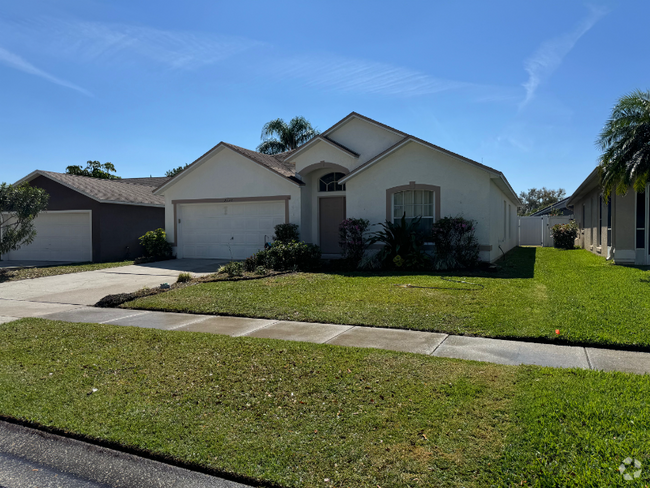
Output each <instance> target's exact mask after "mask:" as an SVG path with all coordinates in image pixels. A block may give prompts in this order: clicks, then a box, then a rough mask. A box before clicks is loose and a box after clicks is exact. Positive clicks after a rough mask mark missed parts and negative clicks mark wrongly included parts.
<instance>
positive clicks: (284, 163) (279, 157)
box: [154, 141, 304, 195]
mask: <svg viewBox="0 0 650 488" xmlns="http://www.w3.org/2000/svg"><path fill="white" fill-rule="evenodd" d="M224 149H227V150H230V151H233V152H235V153H237V154H239V155H240V156H243V157H245V158H246V159H248V160H250V161H252V162H254V163H256V164H259V165H260V166H262V167H263V168H265V169H267V170H269V171H271V172H272V173H274V174H276V175H277V176H280V177H283V178H285V179H287V180H289V181H290V182H291V183H293V184H295V185H304V183H303V182H302V181H300V180H299V179H298V178H297V177H296V171H295V165H293V164H292V163H290V162H288V158H289V157H290V155H291V154H292V153H293V151H287V152H284V153H280V154H274V155H270V154H262V153H259V152H257V151H251V150H250V149H245V148H243V147H239V146H235V145H234V144H229V143H227V142H223V141H222V142H220V143H219V144H217V145H216V146H214V147H213V148H212V149H210V150H209V151H208V152H206V153H205V154H203V155H202V156H200V157H199V158H197V159H196V160H194V161H193V162H192V163H191V164H190V165H189V166H188V167H187V168H185V169H184V170H183V171H181V172H180V173H178V174H177V175H176V176H174V177H173V178H172V179H170V180H169V181H167V182H166V183H164V184H163V185H161V186H159V187H158V188H156V190H154V193H155V194H156V195H162V194H163V190H164V189H166V188H169V187H170V186H172V185H174V184H175V183H177V182H178V181H180V180H181V179H183V178H185V177H186V176H187V175H188V174H190V173H191V172H192V171H193V170H194V169H196V168H197V167H199V166H200V165H202V164H203V163H205V162H206V161H208V160H209V159H210V158H211V157H213V156H216V155H217V154H218V153H219V152H220V151H222V150H224Z"/></svg>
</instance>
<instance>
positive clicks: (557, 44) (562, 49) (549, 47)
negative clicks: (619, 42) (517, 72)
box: [520, 7, 607, 107]
mask: <svg viewBox="0 0 650 488" xmlns="http://www.w3.org/2000/svg"><path fill="white" fill-rule="evenodd" d="M606 13H607V10H605V9H604V8H596V7H591V8H590V12H589V15H588V16H587V17H586V18H585V19H584V20H582V22H580V23H579V24H578V26H577V27H576V28H575V29H574V30H573V31H572V32H569V33H568V34H564V35H562V36H559V37H555V38H553V39H549V40H547V41H545V42H543V43H542V45H541V46H540V47H539V48H538V49H537V51H535V53H534V54H533V55H532V56H531V57H530V58H528V59H527V60H526V61H525V63H524V68H525V69H526V71H527V72H528V80H527V81H526V83H524V85H523V86H524V88H525V89H526V97H525V98H524V100H523V102H521V105H520V107H524V106H525V105H526V104H528V102H530V100H531V99H532V98H533V97H534V96H535V92H536V91H537V88H538V87H539V85H540V84H541V83H542V82H543V81H544V80H546V79H548V77H549V76H551V74H553V72H554V71H555V70H556V69H557V68H558V67H559V66H560V64H562V60H563V59H564V57H565V56H566V55H567V54H568V53H569V51H571V49H573V47H574V46H575V45H576V43H577V42H578V40H579V39H580V38H581V37H582V36H583V35H585V34H586V33H587V32H588V31H589V29H591V28H592V27H593V26H594V25H595V24H596V22H598V21H599V20H600V18H601V17H603V15H605V14H606Z"/></svg>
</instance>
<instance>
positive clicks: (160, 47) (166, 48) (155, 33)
mask: <svg viewBox="0 0 650 488" xmlns="http://www.w3.org/2000/svg"><path fill="white" fill-rule="evenodd" d="M11 27H12V28H13V29H12V30H13V32H14V34H16V35H20V36H22V37H23V39H24V40H25V42H27V43H28V44H30V43H33V45H35V46H38V48H39V49H42V50H45V51H47V52H48V53H49V54H51V55H53V56H62V57H65V58H68V59H74V60H76V61H81V62H84V63H88V62H95V61H96V62H104V63H107V64H111V65H115V64H123V63H127V64H128V63H141V62H143V61H149V62H153V63H154V64H158V65H161V66H163V67H165V68H169V69H176V70H186V69H195V68H200V67H201V66H206V65H210V64H213V63H216V62H218V61H221V60H223V59H226V58H228V57H231V56H233V55H236V54H238V53H240V52H243V51H245V50H247V49H250V48H252V47H254V46H257V45H260V44H261V43H259V42H257V41H253V40H250V39H245V38H239V37H226V36H217V35H212V34H207V33H197V32H185V31H172V30H163V29H155V28H152V27H147V26H140V25H129V24H110V23H103V22H89V21H79V20H61V19H40V20H34V21H30V22H26V23H21V24H14V25H13V26H11Z"/></svg>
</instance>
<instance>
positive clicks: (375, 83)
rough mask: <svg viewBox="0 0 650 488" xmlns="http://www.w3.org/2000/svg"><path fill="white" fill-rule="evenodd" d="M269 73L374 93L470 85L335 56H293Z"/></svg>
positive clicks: (413, 93)
mask: <svg viewBox="0 0 650 488" xmlns="http://www.w3.org/2000/svg"><path fill="white" fill-rule="evenodd" d="M272 72H273V73H274V75H275V76H276V77H279V78H282V79H286V78H293V79H300V80H303V81H305V82H306V84H307V85H308V86H313V87H317V88H323V89H330V90H336V91H343V92H355V93H372V94H378V95H398V96H417V95H427V94H432V93H439V92H443V91H447V90H455V89H459V88H464V87H470V86H473V85H472V84H470V83H465V82H460V81H453V80H446V79H443V78H436V77H434V76H430V75H427V74H425V73H422V72H420V71H415V70H411V69H408V68H403V67H400V66H394V65H390V64H385V63H378V62H374V61H366V60H359V59H350V58H345V57H337V56H311V57H299V58H294V59H291V60H289V61H287V62H284V63H280V68H279V69H275V70H273V71H272Z"/></svg>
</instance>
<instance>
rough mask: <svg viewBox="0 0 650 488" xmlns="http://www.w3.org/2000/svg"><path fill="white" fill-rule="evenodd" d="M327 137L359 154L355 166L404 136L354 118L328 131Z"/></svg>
mask: <svg viewBox="0 0 650 488" xmlns="http://www.w3.org/2000/svg"><path fill="white" fill-rule="evenodd" d="M327 137H329V138H330V139H332V140H334V141H336V142H338V143H339V144H342V145H343V146H345V147H347V148H348V149H350V150H351V151H354V152H356V153H357V154H359V159H357V160H355V164H356V166H360V165H362V164H363V163H365V162H366V161H368V160H369V159H371V158H374V157H375V156H376V155H377V154H379V153H381V152H383V151H385V150H386V149H388V148H389V147H391V146H392V145H394V144H396V143H397V142H398V141H400V140H402V139H403V138H404V137H403V136H401V135H399V134H395V133H393V132H391V131H389V130H388V129H384V128H383V127H379V126H376V125H374V124H371V123H369V122H366V121H364V120H359V119H356V118H353V119H351V120H349V121H348V122H347V123H345V124H344V125H342V126H341V127H339V128H337V129H336V130H335V131H332V132H330V133H329V134H328V135H327ZM333 162H336V161H333ZM356 166H355V167H356Z"/></svg>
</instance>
